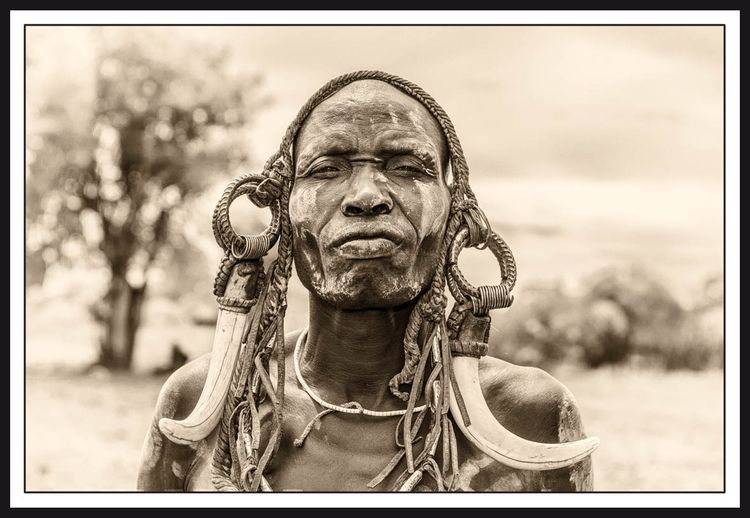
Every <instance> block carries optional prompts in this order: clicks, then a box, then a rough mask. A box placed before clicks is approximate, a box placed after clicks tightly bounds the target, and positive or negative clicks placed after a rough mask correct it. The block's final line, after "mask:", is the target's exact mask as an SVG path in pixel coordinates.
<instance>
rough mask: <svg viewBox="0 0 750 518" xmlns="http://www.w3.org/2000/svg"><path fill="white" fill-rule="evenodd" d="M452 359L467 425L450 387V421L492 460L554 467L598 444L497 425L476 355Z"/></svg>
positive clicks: (580, 456) (582, 455) (572, 460)
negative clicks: (533, 436) (553, 439)
mask: <svg viewBox="0 0 750 518" xmlns="http://www.w3.org/2000/svg"><path fill="white" fill-rule="evenodd" d="M452 363H453V373H454V376H455V380H456V385H457V386H458V390H459V391H460V392H461V396H462V398H463V402H464V405H465V409H466V413H467V414H468V417H469V420H470V423H469V424H468V425H467V424H466V423H464V420H463V418H462V417H461V410H460V407H459V404H458V401H457V399H456V394H455V392H454V391H453V387H451V390H450V409H451V413H452V414H453V417H454V422H455V423H456V424H457V425H458V427H459V429H460V430H461V431H462V432H463V433H464V435H465V436H466V438H467V439H469V441H470V442H471V443H472V444H474V446H476V447H477V448H478V449H479V450H481V451H482V452H484V453H485V454H487V455H489V456H490V457H492V458H493V459H495V460H496V461H498V462H501V463H502V464H505V465H507V466H510V467H512V468H517V469H525V470H535V471H541V470H549V469H557V468H563V467H566V466H570V465H571V464H575V463H576V462H579V461H581V460H583V459H584V458H585V457H587V456H588V455H590V454H591V452H593V451H594V450H595V449H596V448H597V446H599V438H598V437H588V438H586V439H582V440H580V441H574V442H566V443H557V444H548V443H540V442H533V441H529V440H526V439H523V438H521V437H518V436H517V435H515V434H513V433H512V432H510V431H509V430H508V429H506V428H505V427H504V426H503V425H501V424H500V423H499V422H498V421H497V419H495V416H494V415H493V414H492V412H491V411H490V409H489V408H488V407H487V403H486V401H485V399H484V395H483V394H482V388H481V386H480V384H479V358H476V357H473V356H453V362H452Z"/></svg>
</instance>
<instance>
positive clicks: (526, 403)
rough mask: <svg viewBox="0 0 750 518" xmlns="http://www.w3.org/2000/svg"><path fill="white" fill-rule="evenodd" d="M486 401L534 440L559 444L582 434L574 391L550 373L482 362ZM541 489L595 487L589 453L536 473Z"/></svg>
mask: <svg viewBox="0 0 750 518" xmlns="http://www.w3.org/2000/svg"><path fill="white" fill-rule="evenodd" d="M480 365H481V368H480V379H481V382H482V389H483V393H484V395H485V399H486V400H487V404H488V406H489V408H490V410H491V411H492V413H493V415H494V416H495V418H496V419H497V420H498V421H499V422H500V423H501V424H502V425H503V426H504V427H505V428H507V429H508V430H509V431H511V432H512V433H514V434H516V435H518V436H519V437H523V438H524V439H528V440H531V441H536V442H544V443H561V442H570V441H575V440H578V439H582V438H584V437H585V436H586V435H585V432H584V429H583V423H582V420H581V414H580V410H579V408H578V404H577V403H576V400H575V398H574V397H573V394H571V392H570V391H569V390H568V389H567V388H566V387H565V386H564V385H563V384H562V383H560V382H559V381H558V380H556V379H555V378H554V377H552V376H551V375H550V374H548V373H546V372H544V371H542V370H540V369H536V368H532V367H519V366H515V365H511V364H509V363H506V362H502V361H500V360H497V359H494V358H486V359H483V360H482V363H481V364H480ZM530 479H531V480H533V485H534V486H535V487H537V490H540V491H591V490H593V474H592V468H591V457H586V458H585V459H584V460H582V461H581V462H578V463H576V464H574V465H572V466H568V467H565V468H559V469H554V470H548V471H538V472H533V474H532V475H531V476H530Z"/></svg>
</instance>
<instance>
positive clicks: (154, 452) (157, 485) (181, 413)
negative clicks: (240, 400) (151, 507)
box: [137, 354, 210, 491]
mask: <svg viewBox="0 0 750 518" xmlns="http://www.w3.org/2000/svg"><path fill="white" fill-rule="evenodd" d="M209 363H210V354H206V355H203V356H201V357H199V358H196V359H195V360H193V361H191V362H188V363H187V364H185V365H183V366H182V367H180V368H179V369H177V370H176V371H175V372H173V373H172V374H171V375H170V376H169V378H167V380H166V381H165V382H164V385H163V386H162V388H161V390H160V391H159V397H158V398H157V401H156V408H155V410H154V417H153V419H152V421H151V424H150V425H149V429H148V432H147V434H146V440H145V441H144V443H143V448H142V451H141V461H140V466H139V469H138V481H137V487H138V489H139V490H141V491H180V490H182V489H183V488H184V484H185V474H186V473H187V471H188V469H189V467H190V465H191V464H192V462H193V461H194V459H195V450H194V449H193V448H191V447H190V446H185V445H179V444H175V443H172V442H171V441H169V440H168V439H167V438H166V437H164V435H163V434H162V433H161V430H160V429H159V420H160V419H162V418H163V417H167V418H170V419H183V418H184V417H187V416H188V415H189V414H190V412H191V411H192V410H193V408H194V407H195V404H196V403H197V402H198V398H199V397H200V394H201V390H202V389H203V384H204V383H205V381H206V376H207V374H208V365H209Z"/></svg>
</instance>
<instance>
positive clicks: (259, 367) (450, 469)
mask: <svg viewBox="0 0 750 518" xmlns="http://www.w3.org/2000/svg"><path fill="white" fill-rule="evenodd" d="M361 80H377V81H382V82H385V83H387V84H389V85H392V86H394V87H395V88H397V89H398V90H400V91H402V92H404V93H405V94H407V95H409V96H410V97H412V98H414V99H416V100H417V101H419V102H420V103H421V104H422V105H423V106H424V107H425V108H427V110H429V112H430V113H431V114H432V115H433V117H434V118H435V119H436V120H437V122H438V123H439V125H440V127H441V129H442V131H443V134H444V136H445V138H446V142H447V146H448V152H449V159H450V167H451V170H452V173H453V186H452V191H451V204H450V211H449V216H448V222H447V226H446V230H445V235H444V237H443V240H442V243H441V245H440V248H439V256H438V257H439V258H438V264H439V265H440V266H439V267H438V269H437V271H436V272H435V275H434V277H433V278H432V280H431V283H430V285H429V288H428V289H427V290H426V291H424V292H423V294H422V295H420V297H419V299H418V301H417V303H416V305H415V307H414V309H413V310H412V313H411V315H410V317H409V321H408V324H407V328H406V332H405V336H404V341H403V343H404V352H405V360H404V365H403V368H402V369H401V371H400V372H399V373H398V374H396V375H395V376H394V377H393V378H392V379H391V380H390V382H389V388H390V390H391V392H392V393H393V395H394V396H395V397H398V398H400V399H402V400H403V401H406V402H407V409H406V413H405V414H404V415H403V416H402V419H401V421H400V422H399V423H398V425H397V432H396V443H397V445H398V446H399V447H400V450H399V452H398V453H397V454H396V456H394V458H393V459H392V460H391V462H390V463H389V464H388V465H387V466H385V468H384V469H383V471H382V472H381V473H379V474H378V475H377V476H375V478H374V479H373V480H372V481H371V482H370V484H369V485H370V487H376V486H378V485H379V484H380V483H381V482H382V481H383V480H384V479H385V478H386V477H387V476H388V475H389V474H390V473H391V472H392V471H393V470H394V469H395V468H396V467H397V466H398V465H399V463H400V460H401V459H402V458H403V457H406V464H407V466H406V469H405V470H404V471H403V472H402V473H401V475H400V476H399V477H398V478H397V480H396V482H395V484H394V489H401V490H409V489H412V488H413V487H414V486H415V485H416V484H417V483H419V481H420V479H421V478H422V477H423V475H424V474H425V473H426V474H428V475H430V476H431V477H432V478H433V479H434V480H435V481H436V484H437V487H438V490H444V489H450V488H451V485H452V481H453V479H454V478H455V474H456V470H457V458H456V437H455V432H454V430H453V424H452V422H451V418H450V416H449V415H448V407H449V390H450V383H451V378H452V377H451V372H450V365H451V362H450V354H451V353H450V346H449V340H450V339H451V338H455V335H456V333H457V329H458V326H459V325H460V323H461V322H460V321H461V315H462V314H464V313H465V309H466V308H467V306H468V305H469V303H470V302H469V300H468V299H467V298H466V297H463V296H462V295H461V290H459V289H454V288H456V287H455V286H449V287H450V288H451V292H452V293H453V295H454V298H456V305H455V306H454V310H453V311H452V312H451V315H450V317H449V318H448V319H447V320H446V318H445V313H446V306H447V302H448V301H447V298H446V296H445V288H446V282H447V283H448V284H451V283H452V282H454V281H452V279H451V278H450V276H448V277H447V276H446V271H447V267H448V264H447V263H448V260H449V250H450V248H451V244H452V243H453V242H454V240H455V239H456V235H457V233H458V232H459V230H460V229H461V228H463V227H464V226H465V227H466V228H468V238H467V239H466V241H467V243H466V245H467V246H480V247H481V246H484V245H486V242H487V239H488V236H489V225H488V224H487V221H486V219H485V218H484V215H483V213H482V212H481V211H480V210H479V208H478V206H477V202H476V197H475V196H474V193H473V192H472V191H471V188H470V187H469V168H468V166H467V164H466V160H465V158H464V153H463V150H462V148H461V143H460V142H459V140H458V136H457V135H456V131H455V129H454V127H453V123H452V122H451V120H450V118H449V117H448V115H447V114H446V113H445V111H443V109H442V108H441V107H440V105H438V103H437V102H436V101H435V100H434V99H433V98H432V97H431V96H430V95H429V94H427V93H426V92H425V91H424V90H422V88H420V87H419V86H417V85H415V84H413V83H411V82H409V81H407V80H405V79H402V78H400V77H397V76H394V75H391V74H387V73H384V72H380V71H359V72H353V73H349V74H345V75H342V76H339V77H337V78H335V79H333V80H331V81H329V82H328V83H326V84H325V85H324V86H323V87H322V88H320V89H319V90H318V91H317V92H316V93H315V94H313V96H312V97H311V98H310V99H309V100H308V101H307V102H306V103H305V105H304V106H303V107H302V108H301V109H300V111H299V113H298V114H297V116H296V117H295V119H294V120H293V121H292V123H291V124H290V125H289V127H288V128H287V130H286V133H285V134H284V138H283V139H282V141H281V145H280V146H279V149H278V151H276V152H275V153H274V154H273V155H272V156H271V157H270V158H269V159H268V161H267V162H266V164H265V166H264V168H263V172H262V174H259V175H247V176H243V177H241V178H238V179H237V180H235V182H233V184H230V188H229V189H228V190H227V191H225V192H226V193H228V194H226V195H225V197H224V198H222V200H221V201H220V203H219V205H218V206H217V208H216V212H215V213H214V233H215V235H216V238H217V241H218V242H219V244H220V245H221V246H222V247H223V248H224V249H225V250H227V254H226V255H225V257H224V260H223V262H222V268H221V270H220V272H219V275H218V276H217V284H218V285H221V284H222V283H225V282H226V278H227V275H228V273H229V271H230V270H231V267H232V266H233V265H234V264H235V263H236V262H237V259H236V256H237V255H238V254H237V253H236V250H235V249H236V248H237V247H240V248H243V247H244V248H245V249H247V248H248V247H249V246H250V245H248V241H247V240H246V239H245V240H244V241H243V240H241V239H239V240H238V239H237V238H238V237H241V236H236V234H234V233H233V232H232V230H231V226H230V224H229V218H228V211H227V208H228V205H229V203H231V201H232V200H233V199H235V198H236V197H238V196H241V195H245V194H246V195H248V196H249V198H250V199H251V200H252V201H253V202H254V203H255V204H256V205H258V206H261V207H266V206H270V207H271V208H272V210H273V213H274V218H273V221H272V224H271V227H270V228H269V230H267V231H266V232H265V233H264V234H263V236H265V238H264V240H262V241H261V242H262V243H263V244H264V245H267V246H265V249H266V250H267V249H268V248H270V246H272V245H273V240H274V239H276V238H277V239H278V254H277V258H276V259H275V260H274V261H273V262H272V264H271V265H270V266H269V268H268V272H267V273H266V275H264V276H262V278H261V279H260V281H261V286H260V289H259V290H258V295H257V297H256V298H255V299H254V300H253V301H252V304H253V306H254V307H253V308H251V312H252V313H251V315H252V316H251V319H250V325H249V326H247V330H246V332H245V336H244V337H243V345H242V350H241V352H240V360H239V361H238V362H237V365H236V367H235V370H234V373H233V378H232V383H231V386H230V392H229V394H228V396H227V399H226V402H225V407H224V411H223V416H222V420H221V424H220V428H219V436H218V440H217V444H216V446H215V449H214V456H213V463H212V481H213V483H214V485H215V487H216V488H217V489H219V490H228V491H258V490H269V489H270V486H269V484H268V482H267V481H266V479H265V477H264V472H265V471H266V470H267V468H268V466H269V462H270V461H271V459H272V458H273V455H274V454H275V453H276V451H277V450H278V448H279V444H280V441H281V425H282V423H281V421H282V415H281V409H282V406H283V400H284V360H285V359H284V314H285V311H286V307H287V285H288V280H289V277H290V275H291V269H292V261H293V259H292V231H291V223H290V218H289V198H290V194H291V191H292V187H293V185H294V163H293V157H292V145H293V143H294V140H295V139H296V136H297V133H298V132H299V130H300V128H301V127H302V125H303V124H304V122H305V120H306V119H307V117H308V116H309V115H310V114H311V113H312V111H313V110H314V109H315V108H316V107H317V106H318V105H319V104H320V103H321V102H323V101H324V100H326V99H328V98H329V97H331V96H332V95H333V94H335V93H336V92H338V91H339V90H341V89H342V88H344V87H345V86H347V85H349V84H351V83H353V82H355V81H361ZM464 233H465V232H464ZM263 236H261V237H263ZM238 243H239V244H238ZM230 251H233V252H234V253H230ZM244 251H245V252H248V250H244ZM255 252H257V251H256V250H252V251H249V254H248V256H250V257H255V256H256V255H254V253H255ZM273 354H275V355H276V357H277V358H276V359H277V368H278V375H277V382H276V386H275V387H274V385H273V383H272V382H271V379H270V376H269V362H270V358H271V356H272V355H273ZM405 385H409V387H408V388H404V386H405ZM420 396H422V397H423V398H424V400H425V402H426V403H427V406H426V408H424V409H423V410H421V411H419V412H415V407H416V403H417V400H418V399H419V397H420ZM264 401H269V402H270V403H271V405H272V407H273V422H272V425H271V434H270V437H269V439H268V442H267V444H266V446H265V448H264V449H263V451H262V452H261V451H260V448H261V444H260V432H261V430H260V418H259V408H260V405H261V404H262V403H263V402H264ZM415 414H416V415H415ZM428 416H429V417H430V421H429V423H430V424H429V432H428V434H427V436H426V438H425V442H424V447H423V449H422V451H421V453H419V455H417V456H415V455H414V452H413V447H412V444H413V442H414V436H415V435H416V433H417V431H418V430H419V428H420V426H421V425H422V423H423V421H424V419H425V418H427V417H428ZM441 439H442V453H443V455H442V462H440V463H438V462H437V461H436V460H435V459H434V455H435V452H436V450H437V446H438V443H439V442H440V440H441ZM448 475H450V476H448Z"/></svg>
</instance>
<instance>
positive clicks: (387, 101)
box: [289, 81, 450, 309]
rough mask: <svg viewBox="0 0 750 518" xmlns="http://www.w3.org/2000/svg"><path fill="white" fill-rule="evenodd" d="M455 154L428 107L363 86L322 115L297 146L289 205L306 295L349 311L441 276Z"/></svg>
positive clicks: (413, 291) (392, 300)
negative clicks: (450, 159)
mask: <svg viewBox="0 0 750 518" xmlns="http://www.w3.org/2000/svg"><path fill="white" fill-rule="evenodd" d="M447 154H448V152H447V146H446V143H445V139H444V137H443V133H442V131H441V129H440V126H439V124H438V122H437V121H436V120H435V119H434V117H433V116H432V115H431V114H430V112H429V111H428V110H427V109H426V108H425V107H424V106H422V105H421V104H420V103H419V102H418V101H416V100H414V99H412V98H411V97H409V96H407V95H405V94H403V93H402V92H400V91H398V90H397V89H396V88H394V87H392V86H390V85H388V84H386V83H383V82H381V81H357V82H355V83H352V84H350V85H348V86H347V87H345V88H343V89H341V90H340V91H339V92H337V93H336V94H335V95H333V96H332V97H330V98H328V99H326V100H325V101H324V102H323V103H321V104H320V105H318V107H316V108H315V110H313V112H312V113H311V114H310V116H309V117H308V118H307V120H306V121H305V124H304V125H303V127H302V128H301V130H300V131H299V133H298V135H297V140H296V142H295V144H294V159H295V160H294V161H295V175H296V179H295V183H294V188H293V189H292V193H291V198H290V201H289V213H290V218H291V223H292V231H293V239H294V260H295V263H296V265H297V273H298V275H299V277H300V279H301V281H302V283H303V284H304V285H305V287H306V288H307V289H308V290H310V291H312V292H313V293H315V294H316V295H317V296H319V297H321V298H322V299H323V300H325V301H327V302H328V303H330V304H333V305H334V306H336V307H340V308H342V309H373V308H384V307H392V306H397V305H400V304H404V303H406V302H408V301H410V300H412V299H414V298H415V297H416V296H417V295H419V294H420V293H421V292H422V291H423V290H424V289H425V288H426V287H427V285H428V283H429V282H430V280H431V279H432V276H433V275H434V273H435V270H436V268H437V266H438V265H437V259H438V248H439V246H440V243H441V240H442V237H443V234H444V232H445V226H446V223H447V219H448V209H449V206H450V191H449V188H448V185H447V183H446V179H445V167H446V166H447Z"/></svg>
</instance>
